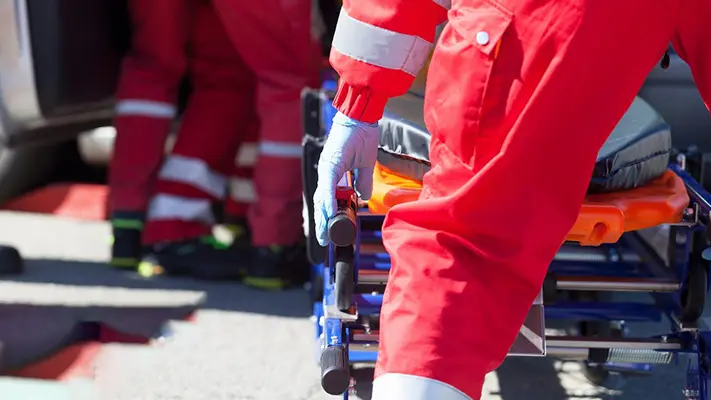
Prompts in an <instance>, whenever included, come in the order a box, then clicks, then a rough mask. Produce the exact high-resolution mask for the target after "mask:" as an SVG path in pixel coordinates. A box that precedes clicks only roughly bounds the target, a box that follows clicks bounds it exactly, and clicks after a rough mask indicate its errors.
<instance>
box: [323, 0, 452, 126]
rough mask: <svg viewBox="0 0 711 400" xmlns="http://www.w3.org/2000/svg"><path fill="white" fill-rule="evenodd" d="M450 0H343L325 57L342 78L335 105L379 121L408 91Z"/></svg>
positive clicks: (355, 116) (361, 118)
mask: <svg viewBox="0 0 711 400" xmlns="http://www.w3.org/2000/svg"><path fill="white" fill-rule="evenodd" d="M450 3H451V0H344V1H343V8H342V10H341V15H340V17H339V18H338V26H337V28H336V33H335V35H334V38H333V47H332V49H331V56H330V62H331V65H332V66H333V67H334V68H335V69H336V71H337V72H338V74H339V75H340V77H341V82H340V83H339V87H338V92H337V94H336V98H335V100H334V106H335V107H336V108H337V109H338V110H339V111H340V112H342V113H343V114H345V115H347V116H349V117H351V118H353V119H356V120H359V121H362V122H368V123H373V122H376V121H378V120H379V119H380V118H381V117H382V115H383V110H384V109H385V103H386V102H387V100H388V99H389V98H391V97H395V96H399V95H402V94H404V93H405V92H407V90H408V89H409V88H410V85H412V82H413V81H414V79H415V76H416V75H417V73H418V72H419V71H420V69H422V67H423V65H424V64H425V62H426V61H427V58H428V56H429V55H430V52H431V50H432V46H433V41H434V38H435V30H436V28H437V25H439V24H441V23H442V22H444V21H445V20H446V19H447V10H448V9H449V6H450Z"/></svg>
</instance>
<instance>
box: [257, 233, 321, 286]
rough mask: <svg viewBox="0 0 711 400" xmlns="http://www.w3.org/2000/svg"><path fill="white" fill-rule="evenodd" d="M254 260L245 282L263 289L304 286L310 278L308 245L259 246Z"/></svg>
mask: <svg viewBox="0 0 711 400" xmlns="http://www.w3.org/2000/svg"><path fill="white" fill-rule="evenodd" d="M253 254H254V256H253V258H252V262H251V263H250V264H249V266H248V267H247V274H246V276H245V278H244V284H245V285H247V286H251V287H253V288H256V289H261V290H282V289H286V288H289V287H294V286H302V285H303V284H304V283H306V282H307V281H308V280H309V275H310V274H309V273H310V268H311V267H310V264H309V261H308V258H307V257H306V247H305V246H304V244H302V243H300V244H297V245H293V246H267V247H257V248H255V249H254V251H253Z"/></svg>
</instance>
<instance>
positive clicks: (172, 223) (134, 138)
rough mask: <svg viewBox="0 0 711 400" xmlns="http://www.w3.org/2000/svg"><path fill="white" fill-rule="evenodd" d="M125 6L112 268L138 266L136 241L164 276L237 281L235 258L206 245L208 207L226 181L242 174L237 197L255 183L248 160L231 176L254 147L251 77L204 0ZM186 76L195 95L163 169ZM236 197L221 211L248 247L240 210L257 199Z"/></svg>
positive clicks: (112, 177)
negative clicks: (127, 31) (126, 45)
mask: <svg viewBox="0 0 711 400" xmlns="http://www.w3.org/2000/svg"><path fill="white" fill-rule="evenodd" d="M129 8H130V13H131V19H132V23H133V43H132V49H131V50H130V52H129V54H128V56H127V57H126V59H125V60H124V63H123V70H122V76H121V81H120V83H119V87H118V92H117V99H118V102H117V105H116V120H115V125H116V130H117V138H116V146H115V154H114V157H113V160H112V163H111V168H110V174H109V186H110V188H111V204H110V208H111V220H112V224H113V228H114V244H113V252H112V264H114V265H116V266H123V267H136V266H137V264H138V261H139V259H140V257H141V255H142V254H141V253H142V252H143V249H142V248H141V237H142V239H143V242H144V244H146V245H148V247H149V249H148V251H150V252H152V253H153V254H154V255H155V256H156V257H157V258H158V263H159V264H161V266H162V267H163V268H164V269H166V270H167V271H168V272H180V273H186V274H190V275H194V276H197V277H205V278H237V277H239V268H238V261H239V260H238V259H237V258H238V257H239V256H240V255H241V253H239V252H238V251H230V249H227V250H225V249H222V248H220V247H219V246H216V243H215V241H214V240H206V239H209V238H211V236H210V234H211V229H212V225H213V224H214V223H215V219H214V216H213V215H212V206H213V203H215V202H217V201H220V200H223V199H224V197H225V192H226V183H227V177H228V176H229V175H230V174H231V173H234V174H233V175H238V177H239V178H241V180H242V181H243V182H241V183H242V184H241V186H238V187H237V188H236V189H240V188H241V189H242V191H243V192H244V191H245V189H244V186H245V185H251V181H249V178H250V177H251V166H252V165H253V163H254V161H252V162H251V163H250V162H248V161H247V162H242V163H241V165H240V167H239V169H238V170H235V153H236V150H237V148H238V147H239V146H240V145H242V144H244V146H242V150H243V151H242V153H244V152H245V151H247V152H248V151H249V148H250V147H251V148H253V152H256V139H257V138H256V136H257V135H258V118H257V116H256V111H255V110H254V107H255V105H254V103H255V98H256V95H255V86H256V83H255V77H254V74H253V73H252V72H251V70H250V69H249V68H247V66H246V65H245V64H244V62H243V61H242V60H241V58H240V56H239V55H238V54H237V52H236V51H235V49H234V46H233V45H232V43H231V42H230V40H229V37H228V36H227V34H226V32H225V31H224V29H223V27H222V23H221V21H220V19H219V17H218V15H217V13H216V12H215V10H214V7H213V6H212V4H211V3H210V1H209V0H181V1H175V0H131V1H130V2H129ZM186 73H187V74H188V76H189V77H190V80H191V84H192V89H193V90H192V93H191V96H190V99H189V102H188V105H187V109H186V110H185V113H184V115H183V118H182V121H181V126H180V131H179V133H178V135H177V140H176V143H175V146H174V147H173V150H172V152H171V154H170V156H169V157H168V158H167V160H165V163H164V164H163V165H162V167H161V162H162V161H163V154H164V149H165V145H166V139H167V136H168V134H169V132H170V128H171V126H172V124H173V122H174V118H175V116H176V115H175V114H176V102H177V97H178V89H179V86H180V83H181V81H182V79H183V78H184V76H185V74H186ZM250 142H251V143H250ZM255 157H256V156H252V157H244V156H243V157H238V161H245V160H249V159H250V158H251V159H252V160H253V159H254V158H255ZM237 182H240V181H237ZM248 189H249V188H247V190H246V192H247V194H249V192H250V191H249V190H248ZM154 191H155V192H156V193H155V195H154V196H153V197H152V199H151V196H152V195H153V194H154V193H153V192H154ZM235 192H236V193H235V194H236V195H237V196H232V198H230V199H228V204H227V206H226V209H227V210H226V211H227V213H228V214H229V217H230V218H231V220H232V221H231V222H233V223H234V225H235V226H236V229H237V230H238V231H241V232H242V233H243V238H240V239H244V240H237V242H236V243H237V244H239V245H242V244H244V242H245V241H247V243H248V240H249V239H248V237H249V235H248V232H249V230H248V227H247V224H246V211H247V210H246V207H247V205H248V204H249V203H251V201H253V199H251V198H249V196H244V195H240V192H239V191H235ZM242 194H244V193H242ZM235 199H236V200H238V201H239V202H238V201H236V200H235ZM149 200H150V202H149ZM146 214H147V215H146ZM144 216H145V217H144ZM144 224H145V226H144ZM236 248H237V247H236ZM236 248H235V249H236Z"/></svg>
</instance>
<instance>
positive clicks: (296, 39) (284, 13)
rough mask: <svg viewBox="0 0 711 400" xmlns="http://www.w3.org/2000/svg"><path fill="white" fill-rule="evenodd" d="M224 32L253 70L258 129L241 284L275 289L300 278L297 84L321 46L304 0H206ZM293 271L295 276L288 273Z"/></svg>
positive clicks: (317, 60) (314, 69)
mask: <svg viewBox="0 0 711 400" xmlns="http://www.w3.org/2000/svg"><path fill="white" fill-rule="evenodd" d="M213 2H214V4H215V5H216V7H217V8H218V10H219V12H220V15H221V17H222V19H223V21H224V23H225V26H226V27H227V29H228V32H229V35H230V38H231V39H232V41H233V42H234V43H235V45H236V47H237V50H238V51H239V53H240V54H241V55H242V57H243V58H244V60H245V62H246V63H247V64H248V65H249V66H250V68H251V69H252V70H253V71H254V72H255V74H256V75H257V79H258V83H257V111H258V114H259V118H260V123H261V129H260V134H259V140H260V142H259V157H258V159H257V164H256V167H255V171H254V183H255V188H256V194H257V198H258V201H257V203H255V204H254V206H253V207H252V208H251V209H250V211H249V222H250V226H251V228H252V235H253V237H252V243H253V244H254V246H255V247H256V251H255V253H254V257H253V260H252V262H251V263H250V268H249V269H248V276H247V278H246V279H245V283H246V284H248V285H251V286H254V287H258V288H262V289H279V288H281V287H284V286H286V285H288V284H290V283H293V281H294V280H300V279H307V278H308V262H307V260H306V256H305V247H304V244H303V230H302V225H303V224H302V186H301V152H302V149H301V139H302V136H303V133H302V131H301V91H302V89H303V88H304V87H317V86H318V84H319V81H318V80H319V68H320V64H321V57H320V54H321V50H320V46H319V41H318V39H317V38H316V37H315V35H313V34H312V6H313V4H312V1H311V0H298V1H287V0H265V1H261V2H249V1H231V0H213ZM295 275H300V276H295Z"/></svg>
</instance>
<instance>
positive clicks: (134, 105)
mask: <svg viewBox="0 0 711 400" xmlns="http://www.w3.org/2000/svg"><path fill="white" fill-rule="evenodd" d="M115 112H116V115H140V116H144V117H155V118H173V117H175V106H174V105H172V104H169V103H163V102H160V101H151V100H121V101H119V102H118V103H116V111H115Z"/></svg>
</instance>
